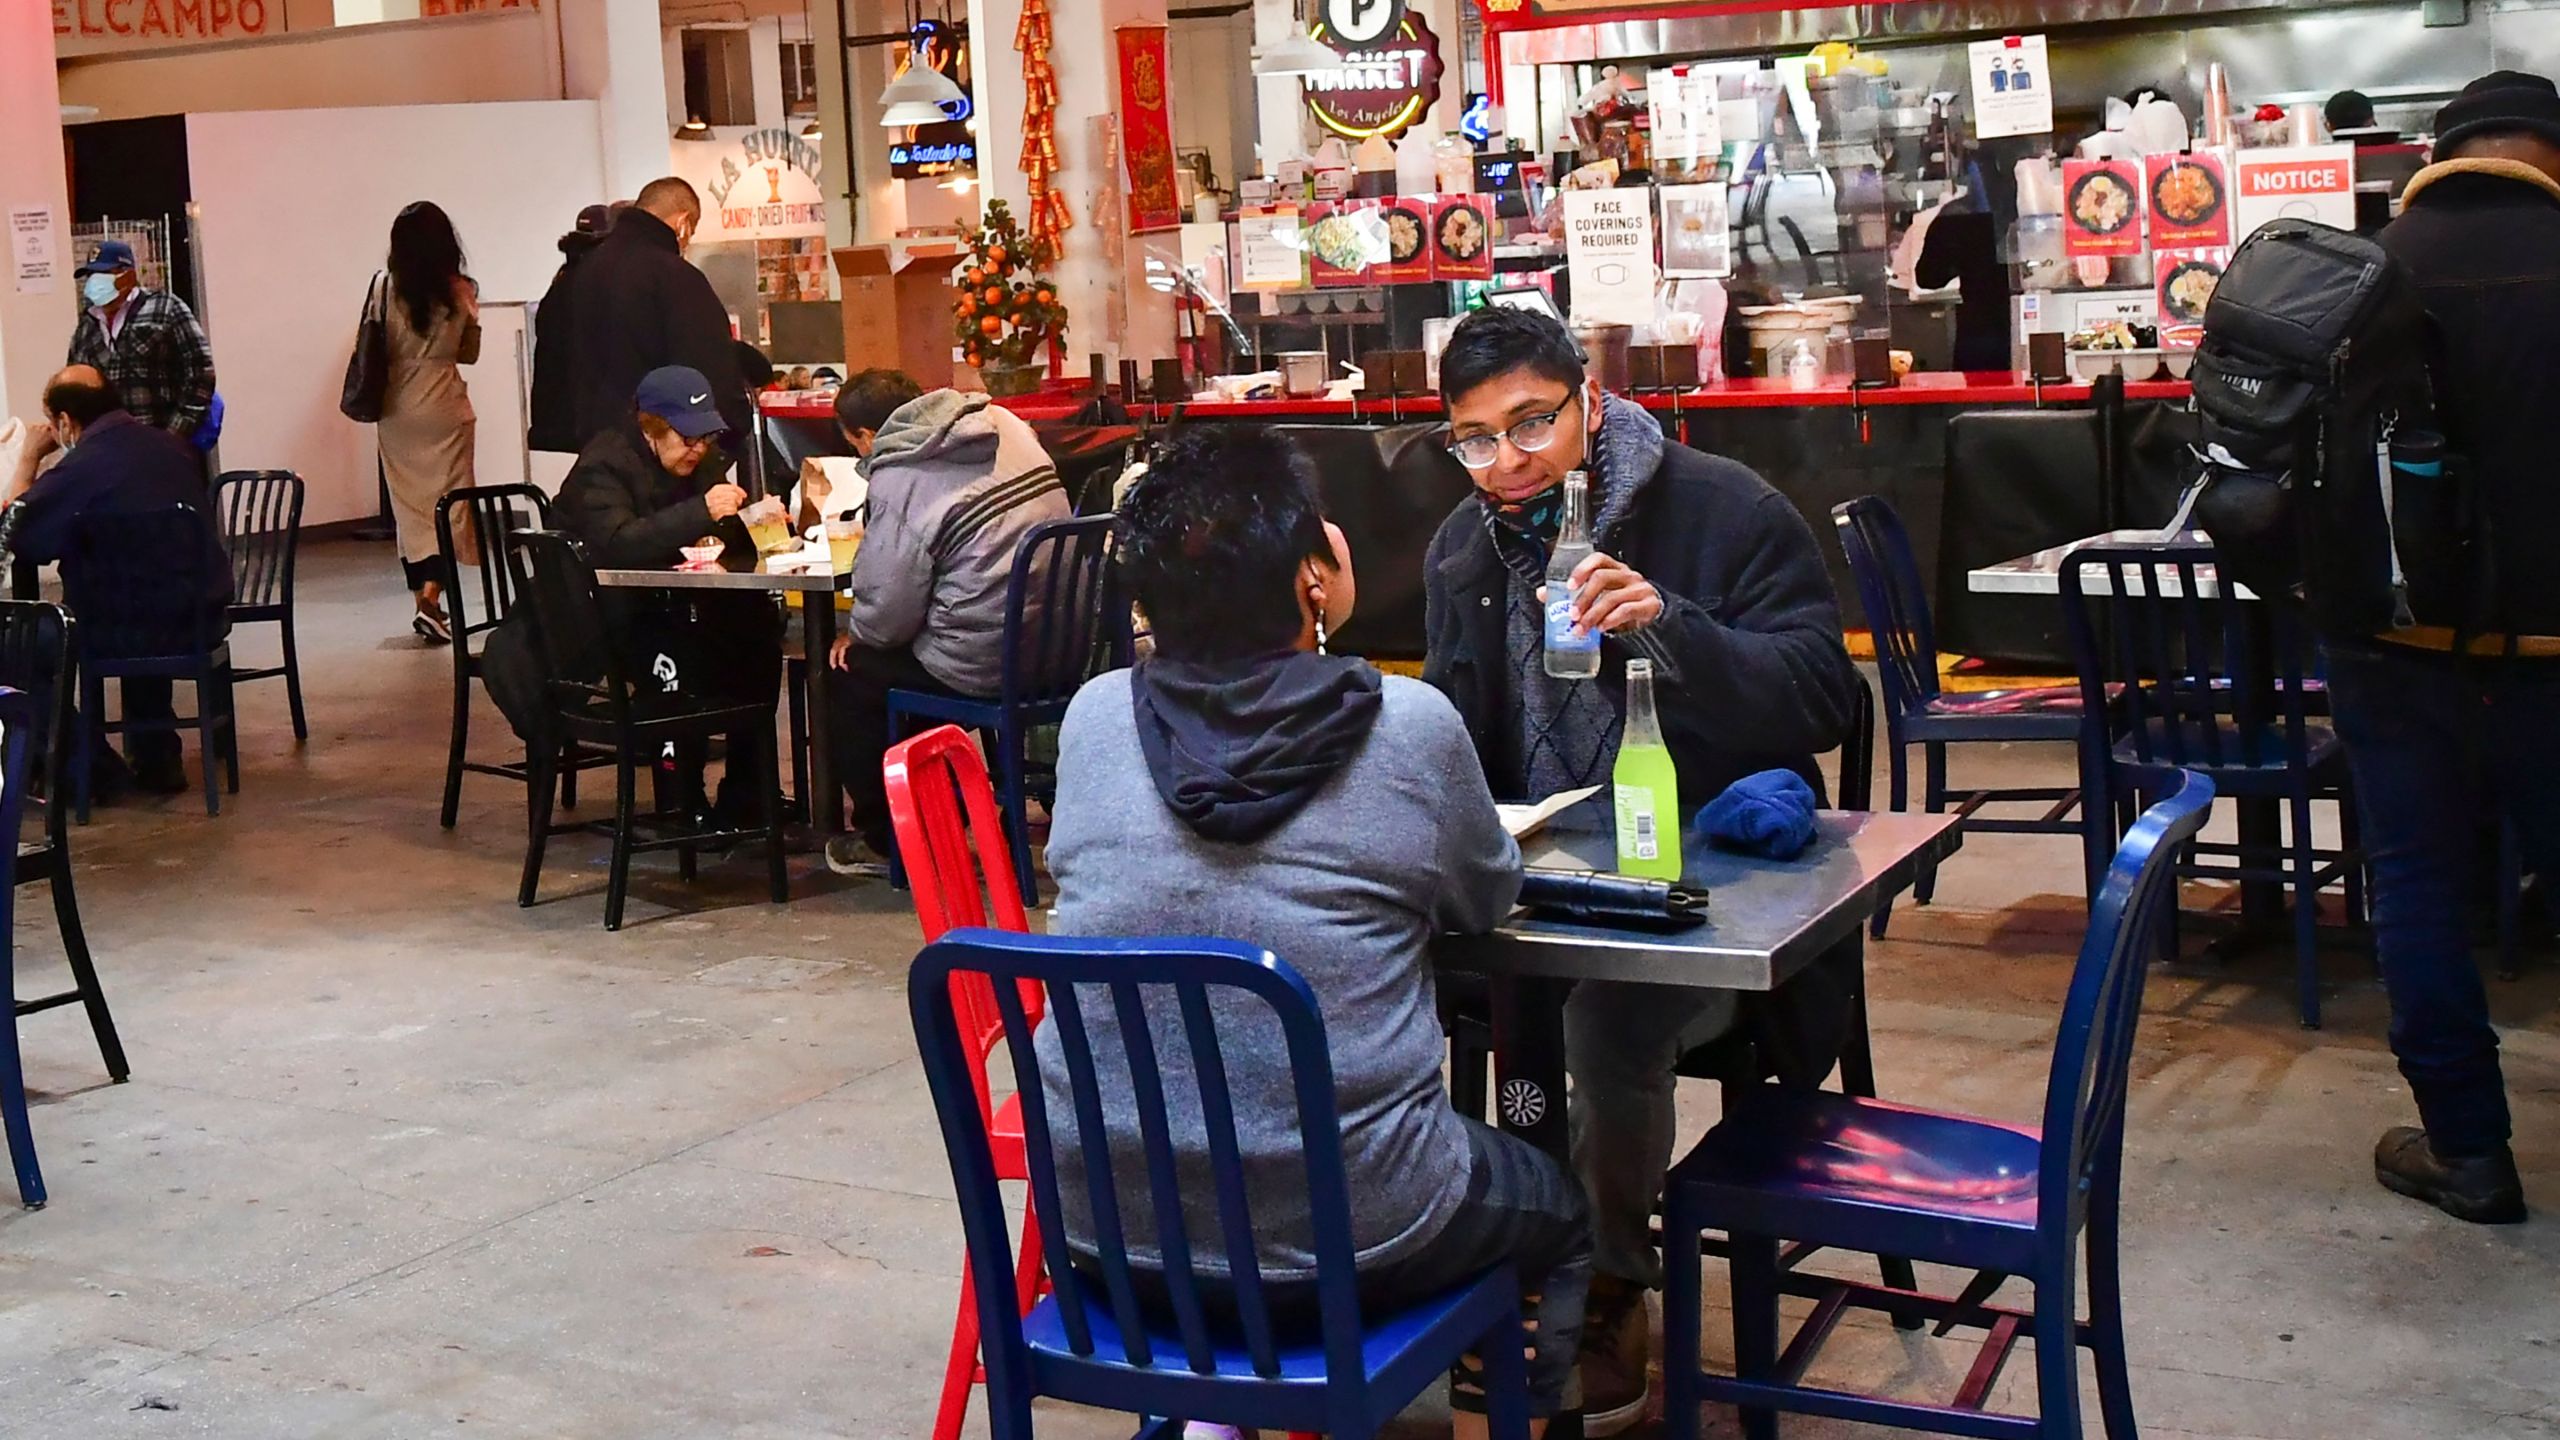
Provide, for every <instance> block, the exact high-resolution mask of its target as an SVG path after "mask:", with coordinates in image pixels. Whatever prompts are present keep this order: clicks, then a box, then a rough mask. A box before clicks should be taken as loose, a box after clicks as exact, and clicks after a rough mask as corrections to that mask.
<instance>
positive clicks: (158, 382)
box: [68, 290, 213, 440]
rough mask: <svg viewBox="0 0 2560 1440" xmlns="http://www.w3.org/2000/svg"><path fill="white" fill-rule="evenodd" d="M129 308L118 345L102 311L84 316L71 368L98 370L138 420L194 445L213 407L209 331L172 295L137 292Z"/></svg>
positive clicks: (75, 333)
mask: <svg viewBox="0 0 2560 1440" xmlns="http://www.w3.org/2000/svg"><path fill="white" fill-rule="evenodd" d="M125 304H126V307H127V309H126V311H125V315H124V320H123V323H122V324H120V325H119V326H117V327H116V338H115V341H114V343H113V344H109V343H108V341H107V329H106V326H105V324H104V323H103V322H101V321H100V320H99V319H98V314H97V312H96V311H94V310H83V311H82V312H80V327H79V328H78V329H76V330H74V331H72V332H71V358H70V361H69V362H68V363H70V364H73V365H95V366H97V367H98V369H99V371H100V372H101V373H102V374H104V375H105V376H106V377H107V383H108V384H110V385H113V386H114V387H116V390H117V392H118V393H119V394H121V395H123V396H124V408H125V410H126V412H127V413H129V414H131V415H132V416H133V417H134V418H135V419H137V420H140V421H141V422H143V423H144V424H146V425H157V426H159V427H160V428H161V429H163V430H167V431H169V432H170V433H171V434H173V435H176V436H177V437H178V438H179V439H181V440H187V439H192V438H193V437H194V435H195V433H196V427H197V426H199V425H202V424H203V423H204V417H205V412H206V411H207V410H209V409H211V408H212V405H213V347H212V345H211V344H209V343H208V342H207V341H206V340H205V338H204V327H203V326H202V325H199V324H197V323H196V315H195V312H194V311H192V310H190V309H188V308H187V302H186V301H184V300H181V299H179V298H178V297H177V296H175V295H172V294H170V293H169V292H168V291H166V290H136V291H134V292H133V295H132V297H131V298H130V299H128V300H127V301H126V302H125Z"/></svg>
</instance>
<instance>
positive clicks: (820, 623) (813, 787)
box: [596, 544, 852, 838]
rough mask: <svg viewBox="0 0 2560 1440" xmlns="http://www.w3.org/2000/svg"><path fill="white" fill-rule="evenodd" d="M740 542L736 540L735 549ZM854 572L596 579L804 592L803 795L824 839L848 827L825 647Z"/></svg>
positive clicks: (647, 585) (651, 573) (627, 584)
mask: <svg viewBox="0 0 2560 1440" xmlns="http://www.w3.org/2000/svg"><path fill="white" fill-rule="evenodd" d="M737 548H738V547H737V546H736V545H734V544H733V545H732V546H731V549H732V550H733V551H734V550H735V549H737ZM851 578H852V577H850V576H847V575H839V574H835V573H833V572H831V571H826V570H815V571H811V570H785V571H771V570H767V569H765V568H764V564H763V562H762V561H758V562H757V563H756V564H755V565H754V566H753V567H751V568H740V569H729V568H725V567H724V568H722V569H718V570H677V569H665V570H598V571H596V584H598V585H600V586H606V587H610V588H614V589H625V590H676V591H686V590H731V591H737V590H746V591H756V592H761V593H764V594H768V595H797V596H799V597H800V617H801V619H800V635H801V649H802V650H803V652H804V653H805V655H806V657H807V659H806V666H805V668H806V670H807V672H808V691H809V790H810V792H811V793H809V794H808V795H804V796H802V797H801V801H802V804H803V805H804V806H805V807H806V808H807V809H808V812H809V823H810V824H811V825H813V826H815V827H817V830H818V834H819V835H820V837H821V838H823V837H825V836H828V835H834V834H837V833H839V832H841V831H842V830H843V829H844V798H843V795H842V793H841V792H839V791H838V790H837V788H836V774H835V769H836V767H835V759H834V756H833V754H832V752H831V751H830V749H829V747H828V744H827V736H828V733H829V731H828V722H827V675H826V671H827V652H828V651H829V650H831V649H833V648H835V641H836V604H835V597H836V592H837V591H839V590H842V589H844V588H845V587H846V586H847V584H848V583H850V581H851Z"/></svg>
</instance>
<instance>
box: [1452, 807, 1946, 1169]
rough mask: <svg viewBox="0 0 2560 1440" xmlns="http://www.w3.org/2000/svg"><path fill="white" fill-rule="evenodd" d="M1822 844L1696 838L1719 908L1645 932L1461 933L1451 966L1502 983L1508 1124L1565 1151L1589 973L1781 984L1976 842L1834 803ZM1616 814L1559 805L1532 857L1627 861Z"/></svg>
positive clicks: (1667, 981) (1819, 822)
mask: <svg viewBox="0 0 2560 1440" xmlns="http://www.w3.org/2000/svg"><path fill="white" fill-rule="evenodd" d="M1815 823H1816V826H1817V834H1816V836H1815V839H1814V843H1813V848H1811V849H1810V850H1807V851H1806V852H1805V853H1804V854H1803V855H1801V856H1798V857H1797V858H1795V859H1793V860H1767V859H1762V858H1759V857H1757V856H1750V855H1740V854H1735V853H1733V852H1730V851H1725V850H1716V849H1710V848H1708V847H1706V846H1703V845H1700V844H1697V843H1695V842H1694V841H1690V842H1687V843H1686V844H1685V845H1684V848H1683V852H1682V860H1683V862H1684V867H1683V876H1682V879H1683V880H1684V881H1685V882H1686V883H1687V884H1688V885H1690V886H1691V887H1693V888H1694V887H1704V888H1705V889H1706V890H1707V891H1708V900H1707V919H1706V922H1705V923H1704V924H1701V925H1697V926H1693V927H1691V928H1689V929H1686V930H1675V931H1668V932H1660V933H1656V932H1647V931H1639V930H1625V929H1616V928H1609V927H1602V926H1596V925H1583V924H1574V923H1571V922H1568V921H1562V920H1551V919H1546V918H1543V917H1540V916H1536V915H1532V914H1530V913H1528V912H1526V911H1523V912H1520V913H1518V914H1516V915H1514V916H1513V917H1512V919H1511V920H1510V921H1509V922H1508V923H1506V924H1505V925H1503V926H1502V928H1500V929H1499V930H1496V931H1495V932H1494V933H1492V934H1490V935H1475V936H1449V937H1446V938H1444V939H1443V940H1442V941H1441V942H1440V944H1439V947H1438V950H1437V958H1438V961H1439V963H1440V964H1442V965H1445V966H1447V967H1449V968H1451V969H1455V970H1463V971H1467V972H1470V973H1474V974H1480V975H1484V976H1487V977H1488V978H1490V979H1491V980H1492V981H1493V1029H1494V1055H1495V1060H1494V1068H1495V1072H1496V1084H1495V1096H1496V1109H1497V1110H1498V1111H1499V1112H1500V1115H1501V1120H1502V1124H1503V1127H1504V1128H1505V1129H1508V1130H1511V1131H1513V1132H1515V1133H1517V1134H1520V1135H1522V1136H1524V1137H1525V1138H1527V1139H1528V1140H1530V1141H1531V1142H1532V1143H1534V1144H1536V1145H1538V1146H1540V1147H1541V1148H1543V1149H1545V1150H1547V1151H1548V1152H1549V1153H1551V1154H1555V1155H1558V1156H1562V1155H1564V1154H1565V1153H1566V1152H1567V1144H1566V1135H1565V1123H1564V1107H1563V1106H1562V1105H1561V1104H1557V1103H1554V1102H1555V1101H1556V1100H1559V1099H1561V1098H1562V1096H1563V1095H1564V1093H1565V1075H1564V1001H1565V996H1566V994H1567V993H1568V992H1569V991H1570V990H1571V988H1572V985H1573V982H1575V981H1577V980H1632V981H1640V982H1643V983H1646V984H1653V985H1683V986H1696V987H1700V988H1706V989H1717V990H1759V991H1768V990H1775V989H1777V988H1778V987H1779V986H1781V985H1784V984H1785V983H1786V982H1787V981H1788V980H1790V979H1792V978H1793V977H1794V976H1795V975H1796V974H1797V973H1799V972H1800V971H1802V970H1803V969H1804V968H1805V967H1806V966H1807V965H1809V964H1811V963H1812V962H1813V960H1814V959H1815V958H1816V957H1818V956H1820V955H1822V954H1823V953H1824V952H1826V951H1828V950H1830V949H1831V948H1832V947H1833V946H1835V945H1837V944H1839V943H1840V942H1841V941H1842V940H1845V939H1847V938H1849V937H1851V936H1854V935H1856V934H1857V933H1858V932H1859V929H1860V927H1862V926H1864V925H1865V924H1866V923H1867V919H1868V917H1869V916H1870V915H1872V914H1873V913H1874V912H1875V906H1876V900H1877V897H1878V896H1880V895H1884V894H1891V893H1894V892H1895V891H1898V890H1901V889H1903V888H1906V887H1908V886H1909V885H1910V884H1911V882H1912V880H1913V879H1914V878H1915V877H1916V876H1917V875H1918V873H1919V871H1920V869H1921V867H1922V866H1923V865H1927V864H1932V863H1936V862H1939V861H1943V860H1944V859H1946V858H1947V857H1948V856H1950V855H1952V854H1954V853H1955V852H1956V849H1957V847H1959V846H1960V845H1962V844H1963V843H1964V834H1963V830H1962V823H1961V821H1959V819H1958V818H1957V817H1956V816H1954V815H1925V814H1897V813H1891V812H1882V813H1865V812H1851V811H1841V810H1826V811H1823V812H1822V813H1821V814H1820V815H1819V816H1818V817H1817V818H1816V822H1815ZM1616 846H1617V842H1616V837H1615V833H1614V831H1613V829H1612V822H1611V820H1610V817H1609V812H1608V811H1607V810H1606V809H1604V808H1602V807H1600V806H1599V804H1598V803H1597V802H1596V801H1591V802H1585V803H1584V804H1583V805H1580V806H1577V807H1575V808H1574V809H1572V810H1568V811H1566V812H1565V813H1564V814H1562V815H1559V816H1557V817H1556V818H1555V820H1554V821H1553V822H1551V823H1550V824H1549V826H1548V828H1547V829H1546V830H1544V831H1542V832H1540V833H1539V834H1537V835H1535V836H1532V837H1531V838H1530V839H1529V840H1528V841H1526V842H1525V843H1524V844H1523V846H1522V849H1523V851H1524V852H1525V855H1526V858H1527V860H1528V863H1529V864H1530V866H1531V867H1532V868H1547V869H1590V870H1605V869H1612V868H1614V867H1615V864H1616V858H1617V848H1616Z"/></svg>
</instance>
